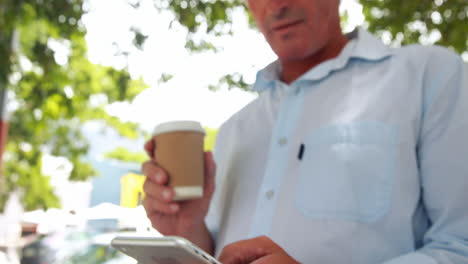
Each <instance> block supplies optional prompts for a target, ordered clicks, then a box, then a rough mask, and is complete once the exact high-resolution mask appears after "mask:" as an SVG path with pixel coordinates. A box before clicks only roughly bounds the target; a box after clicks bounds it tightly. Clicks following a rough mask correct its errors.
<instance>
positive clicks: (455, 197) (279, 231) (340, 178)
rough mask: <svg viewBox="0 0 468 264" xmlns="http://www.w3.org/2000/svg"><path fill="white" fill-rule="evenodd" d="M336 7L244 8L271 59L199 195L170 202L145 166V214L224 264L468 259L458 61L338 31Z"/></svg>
mask: <svg viewBox="0 0 468 264" xmlns="http://www.w3.org/2000/svg"><path fill="white" fill-rule="evenodd" d="M338 6H339V1H338V0H250V1H249V8H250V10H251V12H252V14H253V16H254V17H255V20H256V22H257V25H258V27H259V29H260V30H261V32H262V33H263V34H264V36H265V38H266V40H267V41H268V43H269V44H270V46H271V47H272V49H273V50H274V52H275V53H276V54H277V55H278V61H276V62H274V63H272V64H271V65H269V66H268V67H267V68H265V69H264V70H262V71H260V72H259V74H258V75H257V80H256V82H255V85H254V87H253V88H254V89H255V90H256V91H259V92H261V93H260V96H259V98H258V99H256V100H255V101H254V102H252V103H251V104H249V105H248V106H246V107H245V108H244V109H242V110H241V111H240V112H238V113H237V114H235V115H234V116H233V117H232V118H231V119H229V120H228V121H227V122H226V123H225V124H224V125H223V126H222V127H221V129H220V131H219V134H218V139H217V146H216V150H215V160H216V164H217V168H216V169H215V162H214V161H213V157H212V155H211V153H207V154H206V168H207V170H206V171H207V173H206V186H205V193H204V197H203V198H202V199H198V200H194V201H189V202H182V203H176V202H173V201H172V196H173V191H172V190H171V189H170V188H168V187H167V186H165V184H166V183H167V179H168V176H167V175H166V174H165V173H164V171H163V170H162V169H161V168H159V167H158V166H157V164H155V163H154V162H153V161H149V162H147V163H145V164H144V165H143V171H144V174H145V175H147V176H148V179H147V181H146V182H145V186H144V189H145V191H146V193H147V197H146V199H145V201H144V205H145V208H146V211H147V213H148V217H149V218H150V219H151V221H152V223H153V226H154V227H155V228H156V229H158V230H159V231H160V232H161V233H163V234H171V235H179V236H184V237H186V238H188V239H190V240H192V241H193V242H194V243H196V244H198V245H199V246H200V247H202V248H203V249H205V250H207V251H208V252H210V253H215V254H216V255H220V259H221V261H223V263H256V264H258V263H273V264H274V263H297V262H300V263H359V264H366V263H369V264H371V263H372V264H376V263H385V264H419V263H421V264H422V263H424V264H435V263H439V264H445V263H447V264H448V263H468V191H467V190H468V162H467V160H466V159H467V157H468V140H467V139H466V138H465V137H466V136H467V135H468V118H467V117H466V114H468V87H467V83H468V82H467V77H466V74H465V73H463V71H464V64H463V62H462V60H461V59H460V58H459V56H457V55H456V54H453V53H451V52H449V51H447V50H445V49H442V48H437V47H421V46H409V47H405V48H402V49H391V48H388V47H386V46H384V45H383V44H382V43H381V42H380V41H378V40H377V39H376V38H374V37H373V36H371V35H370V34H369V33H367V32H366V31H364V30H357V31H355V32H353V33H352V34H350V35H348V36H345V35H343V34H342V31H341V28H340V21H339V15H338ZM154 147H157V146H154V145H153V144H152V143H151V142H149V143H148V144H147V145H146V149H147V150H149V151H150V152H151V150H153V149H154ZM215 172H216V187H215V183H214V175H215ZM214 189H216V192H214ZM213 194H214V195H213ZM206 216H207V217H206ZM223 248H224V250H223Z"/></svg>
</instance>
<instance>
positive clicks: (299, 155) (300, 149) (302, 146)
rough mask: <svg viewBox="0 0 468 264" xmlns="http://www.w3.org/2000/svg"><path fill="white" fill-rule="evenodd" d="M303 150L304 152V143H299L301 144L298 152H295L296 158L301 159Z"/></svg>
mask: <svg viewBox="0 0 468 264" xmlns="http://www.w3.org/2000/svg"><path fill="white" fill-rule="evenodd" d="M304 152H305V145H304V144H301V146H300V147H299V153H297V158H298V159H299V160H302V157H304Z"/></svg>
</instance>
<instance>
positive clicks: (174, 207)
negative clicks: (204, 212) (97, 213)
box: [171, 204, 179, 212]
mask: <svg viewBox="0 0 468 264" xmlns="http://www.w3.org/2000/svg"><path fill="white" fill-rule="evenodd" d="M171 210H172V211H173V212H176V211H178V210H179V206H178V205H177V204H171Z"/></svg>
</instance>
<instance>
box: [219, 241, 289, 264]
mask: <svg viewBox="0 0 468 264" xmlns="http://www.w3.org/2000/svg"><path fill="white" fill-rule="evenodd" d="M276 252H284V250H283V249H282V248H281V247H279V246H278V245H277V244H276V243H274V242H273V241H272V240H271V239H269V238H268V237H266V236H261V237H256V238H253V239H248V240H242V241H239V242H236V243H233V244H230V245H227V246H226V247H225V248H224V249H223V250H222V251H221V254H220V258H219V259H220V262H221V263H223V264H244V263H251V262H253V261H255V260H257V259H261V258H262V257H264V256H267V255H270V254H274V253H276Z"/></svg>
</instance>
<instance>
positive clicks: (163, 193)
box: [143, 178, 174, 202]
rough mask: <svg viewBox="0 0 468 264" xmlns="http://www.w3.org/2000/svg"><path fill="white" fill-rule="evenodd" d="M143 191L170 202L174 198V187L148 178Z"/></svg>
mask: <svg viewBox="0 0 468 264" xmlns="http://www.w3.org/2000/svg"><path fill="white" fill-rule="evenodd" d="M143 191H144V192H145V194H146V195H147V196H150V197H152V198H154V199H158V200H160V201H165V202H170V201H172V199H173V198H174V190H173V189H172V188H170V187H167V186H165V185H161V184H158V183H155V182H154V181H152V180H150V179H148V178H146V180H145V182H144V183H143Z"/></svg>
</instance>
